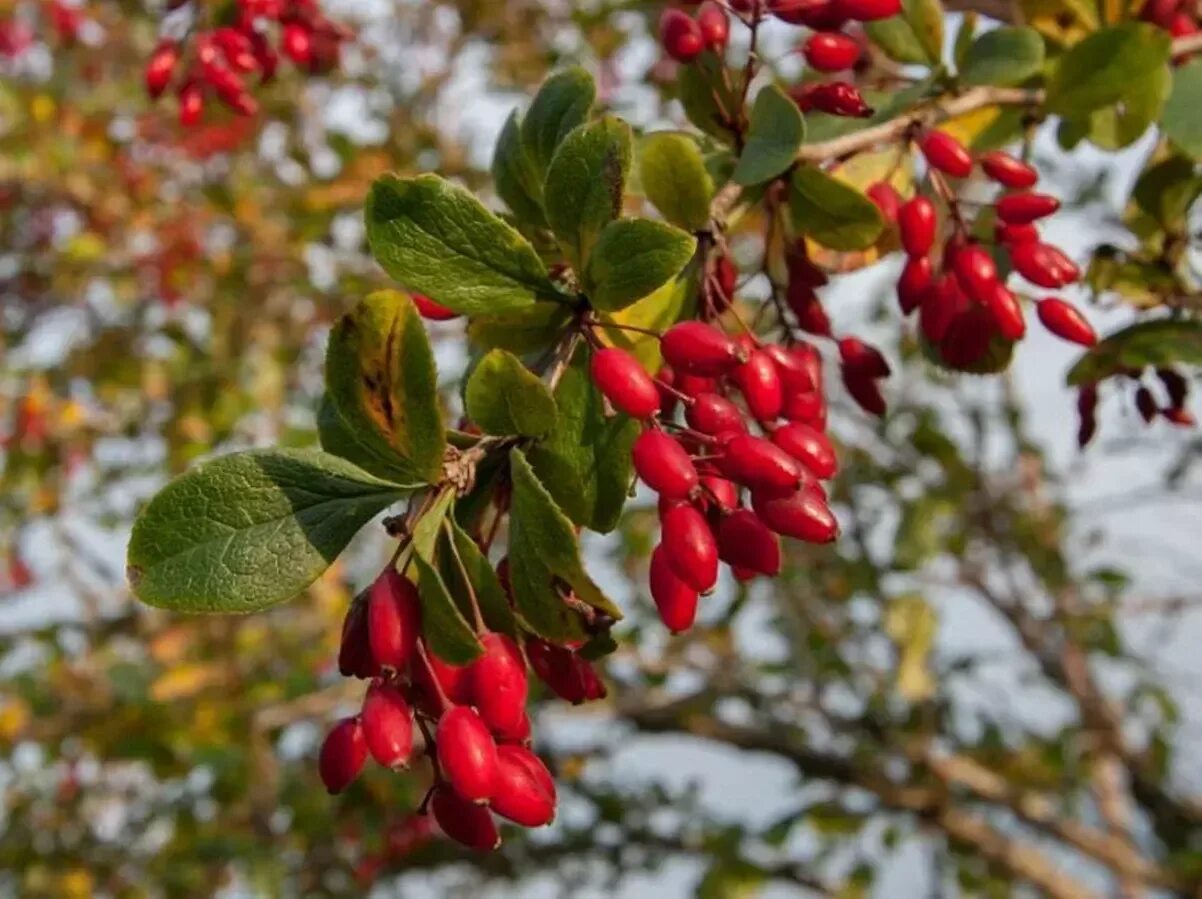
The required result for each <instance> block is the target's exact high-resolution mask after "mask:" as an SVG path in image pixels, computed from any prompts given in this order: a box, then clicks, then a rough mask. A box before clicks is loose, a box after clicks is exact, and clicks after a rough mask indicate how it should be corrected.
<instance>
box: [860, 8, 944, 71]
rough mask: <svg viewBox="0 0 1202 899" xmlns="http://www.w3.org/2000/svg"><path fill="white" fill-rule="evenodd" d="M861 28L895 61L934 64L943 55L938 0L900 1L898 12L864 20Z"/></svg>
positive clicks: (940, 11) (940, 15)
mask: <svg viewBox="0 0 1202 899" xmlns="http://www.w3.org/2000/svg"><path fill="white" fill-rule="evenodd" d="M864 31H865V32H866V33H867V34H868V37H869V38H871V40H872V42H873V43H875V44H876V45H877V46H879V47H880V48H881V49H882V50H884V51H885V55H886V56H888V57H889V58H890V59H893V60H896V61H897V62H902V63H915V64H917V65H926V66H935V65H938V64H939V62H940V60H941V59H942V58H943V6H942V5H941V4H940V3H939V0H903V2H902V11H901V14H900V15H896V16H890V17H889V18H888V19H878V20H876V21H874V22H868V23H867V24H866V25H865V26H864Z"/></svg>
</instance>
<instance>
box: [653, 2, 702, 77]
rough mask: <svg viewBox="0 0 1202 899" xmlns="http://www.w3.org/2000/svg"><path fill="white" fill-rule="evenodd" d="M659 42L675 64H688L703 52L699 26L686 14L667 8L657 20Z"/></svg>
mask: <svg viewBox="0 0 1202 899" xmlns="http://www.w3.org/2000/svg"><path fill="white" fill-rule="evenodd" d="M659 42H660V44H661V45H662V46H663V48H664V52H665V53H667V54H668V55H669V56H670V57H672V58H673V59H674V60H676V61H677V62H681V63H690V62H692V61H693V60H694V59H696V58H697V57H698V56H700V55H701V54H702V52H703V51H704V50H705V35H704V34H702V32H701V26H700V25H698V24H697V22H696V20H694V19H693V18H692V17H691V16H689V14H688V13H686V12H684V11H682V10H679V9H673V8H672V7H668V8H667V9H665V10H664V12H663V15H661V16H660V19H659Z"/></svg>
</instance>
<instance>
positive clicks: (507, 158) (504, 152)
mask: <svg viewBox="0 0 1202 899" xmlns="http://www.w3.org/2000/svg"><path fill="white" fill-rule="evenodd" d="M492 177H493V183H494V184H495V185H496V188H497V195H498V196H499V197H500V198H501V199H502V200H503V201H504V202H505V205H506V206H508V207H509V208H510V210H511V211H512V212H513V214H514V216H516V217H517V219H518V220H519V221H521V222H526V223H528V224H530V225H532V226H533V227H536V228H542V227H545V226H546V223H547V220H546V217H545V216H544V215H543V207H542V202H543V187H542V181H541V180H540V179H539V177H538V176H537V175H536V174H535V171H534V166H533V165H531V163H530V159H529V157H528V156H527V155H526V149H525V147H523V146H522V136H521V119H520V118H519V116H518V114H517V111H516V110H515V111H514V112H513V113H512V114H510V116H509V118H508V119H506V120H505V127H504V128H502V129H501V135H500V137H498V138H497V149H496V151H495V152H494V153H493V159H492Z"/></svg>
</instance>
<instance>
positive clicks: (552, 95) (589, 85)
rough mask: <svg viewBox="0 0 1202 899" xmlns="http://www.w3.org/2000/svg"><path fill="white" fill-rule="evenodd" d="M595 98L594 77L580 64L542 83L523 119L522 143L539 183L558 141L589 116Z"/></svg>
mask: <svg viewBox="0 0 1202 899" xmlns="http://www.w3.org/2000/svg"><path fill="white" fill-rule="evenodd" d="M596 98H597V88H596V85H594V84H593V76H592V75H590V74H589V73H588V72H586V71H585V70H584V69H582V68H580V67H579V66H573V67H572V68H570V69H564V70H563V71H562V72H556V73H555V74H554V75H552V76H551V77H550V78H548V79H547V80H546V81H544V82H543V85H542V87H540V88H539V89H538V93H537V94H535V95H534V101H533V102H532V103H531V104H530V108H529V109H528V110H526V116H525V118H523V119H522V123H521V135H522V146H523V147H524V148H525V150H526V157H527V159H529V161H530V165H531V167H532V168H533V170H534V173H535V175H536V177H537V178H538V179H539V181H540V182H541V181H542V180H543V178H545V176H546V173H547V167H548V166H549V165H550V164H551V158H552V157H553V156H554V155H555V151H556V149H558V147H559V145H560V143H561V142H562V141H563V139H564V138H565V137H567V136H568V134H570V133H571V132H572V131H573V130H575V129H576V128H577V127H578V126H580V125H582V124H584V122H585V121H586V120H587V119H588V114H589V110H591V109H592V108H593V101H594V100H595V99H596Z"/></svg>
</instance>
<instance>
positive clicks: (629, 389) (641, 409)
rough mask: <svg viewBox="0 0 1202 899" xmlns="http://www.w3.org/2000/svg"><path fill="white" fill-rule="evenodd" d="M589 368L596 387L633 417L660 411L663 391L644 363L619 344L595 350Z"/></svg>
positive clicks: (616, 406) (615, 405)
mask: <svg viewBox="0 0 1202 899" xmlns="http://www.w3.org/2000/svg"><path fill="white" fill-rule="evenodd" d="M589 371H590V372H591V374H592V378H593V383H594V384H596V385H597V389H598V390H600V391H601V393H602V394H604V395H605V398H606V399H608V400H609V401H610V402H611V403H612V404H613V405H614V407H615V408H617V409H620V410H621V411H622V412H625V413H626V414H627V415H629V416H630V417H631V418H638V419H647V418H650V417H651V416H652V415H654V414H655V413H657V412H658V411H659V410H660V392H659V388H657V387H656V385H655V381H653V380H652V379H651V376H650V375H649V374H647V371H646V369H644V368H643V366H642V363H640V362H639V360H638V359H636V358H635V357H634V356H632V355H631V354H630V353H628V352H626V351H625V350H620V349H618V348H616V347H609V348H607V349H603V350H598V351H597V352H595V353H593V359H592V363H591V365H590V368H589Z"/></svg>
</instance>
